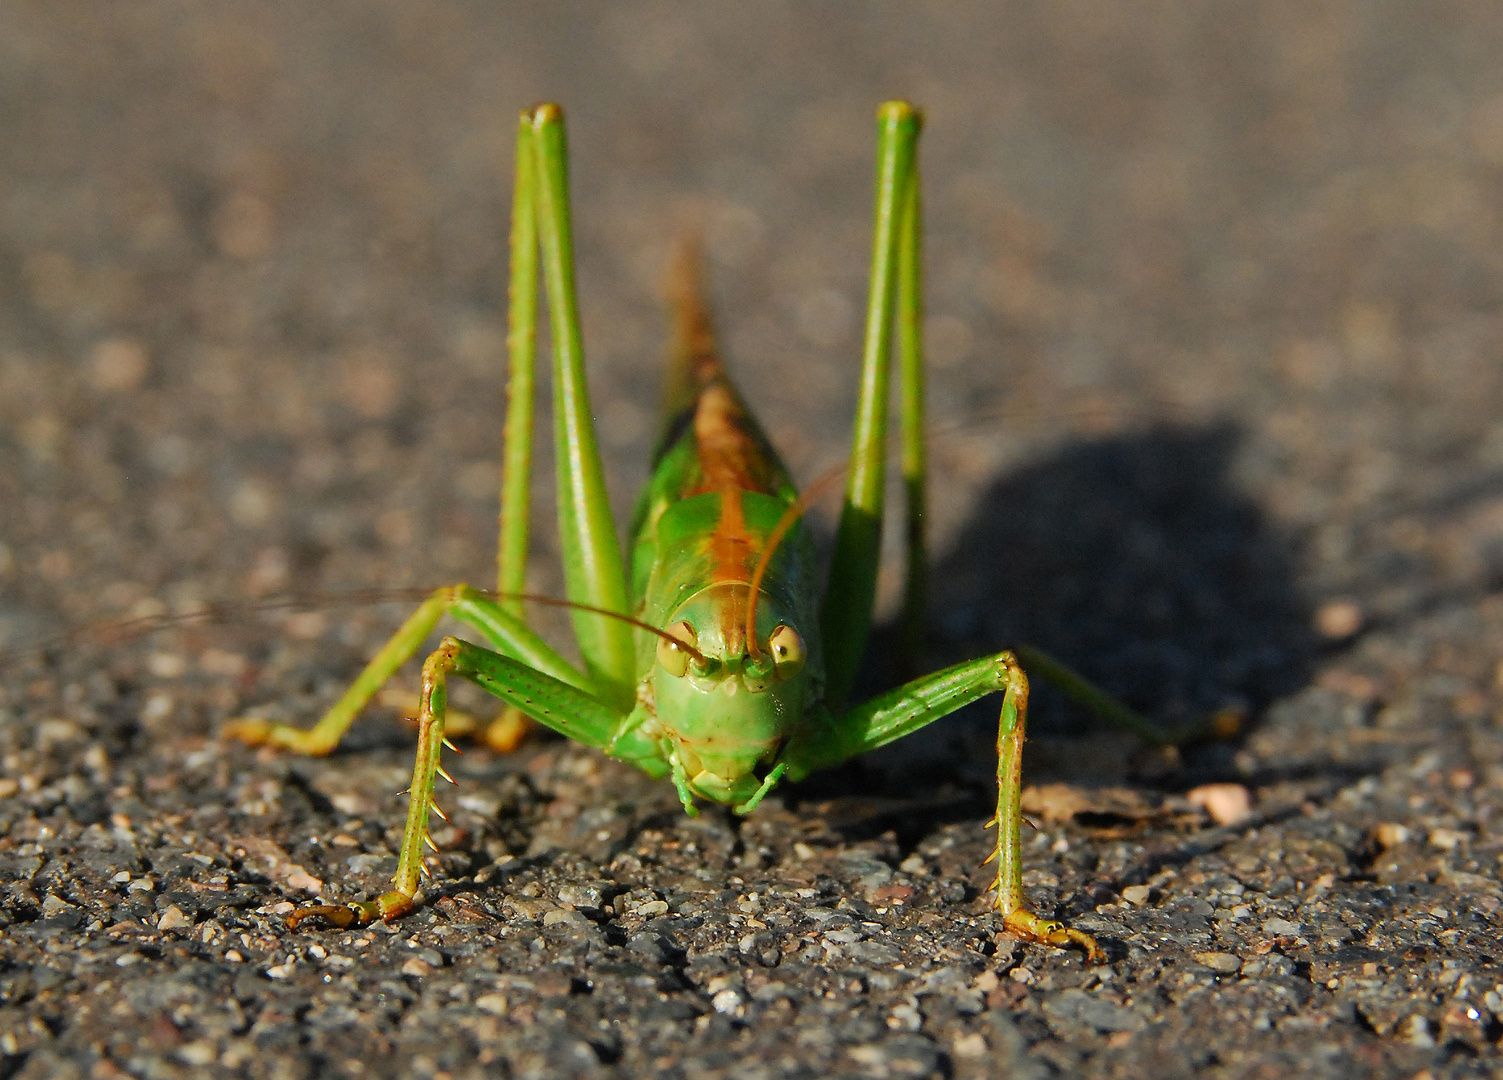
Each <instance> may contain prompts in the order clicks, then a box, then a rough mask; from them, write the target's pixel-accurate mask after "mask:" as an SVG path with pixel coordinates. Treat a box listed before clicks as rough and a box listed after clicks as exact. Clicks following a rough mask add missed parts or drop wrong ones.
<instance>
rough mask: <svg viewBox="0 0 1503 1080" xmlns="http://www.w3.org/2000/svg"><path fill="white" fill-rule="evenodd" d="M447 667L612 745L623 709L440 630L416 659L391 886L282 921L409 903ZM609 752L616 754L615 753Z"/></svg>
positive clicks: (428, 843) (425, 841)
mask: <svg viewBox="0 0 1503 1080" xmlns="http://www.w3.org/2000/svg"><path fill="white" fill-rule="evenodd" d="M451 675H458V676H460V677H461V678H465V679H468V680H470V681H471V682H473V683H475V684H476V685H477V686H479V687H480V688H481V689H483V690H486V691H488V692H489V693H492V694H495V695H496V696H497V697H499V698H501V699H502V700H504V701H506V702H507V703H508V704H511V705H514V706H516V707H517V708H519V709H521V710H522V712H524V713H526V714H527V715H528V716H530V717H531V718H532V719H534V720H536V721H537V722H538V723H540V724H543V725H544V726H546V727H550V728H552V729H553V730H555V731H557V732H558V733H559V734H561V735H566V736H568V737H569V738H571V739H574V740H575V741H577V742H582V743H584V744H585V745H587V746H593V747H595V748H597V749H602V750H604V749H607V748H613V749H614V745H613V744H614V743H616V742H619V741H620V739H619V736H620V734H621V729H622V728H623V726H624V721H625V719H626V717H625V716H624V715H623V714H620V713H618V712H616V710H615V709H613V708H611V707H610V706H609V705H606V704H604V703H603V702H601V701H600V700H599V699H597V698H595V697H593V696H591V695H590V694H587V693H585V692H584V691H583V690H580V689H578V688H577V687H574V686H570V685H569V684H568V683H566V682H562V681H560V680H558V679H555V678H553V677H552V676H551V675H545V674H544V673H542V672H540V671H535V670H533V669H532V668H530V667H528V666H527V665H526V664H522V663H519V662H518V661H516V660H513V659H511V658H510V657H507V656H502V655H501V654H500V653H496V652H492V651H491V650H489V649H484V648H481V647H480V646H479V645H472V644H470V643H469V642H467V641H460V640H459V639H458V638H453V637H447V638H444V640H443V642H442V644H440V645H439V647H438V649H437V650H436V651H435V652H434V653H433V654H432V655H430V656H429V657H428V659H427V660H425V661H424V662H423V689H422V704H421V708H420V711H419V714H418V750H417V761H416V763H415V764H414V765H413V769H412V787H411V788H409V789H408V793H409V795H410V797H411V802H410V803H409V804H408V807H407V824H406V826H405V828H404V829H403V830H402V850H401V852H400V854H399V856H398V859H397V874H396V877H395V878H394V879H393V880H392V888H391V891H390V892H387V893H384V894H383V895H381V896H380V897H378V898H377V899H375V900H362V901H355V902H351V903H348V904H320V905H315V906H312V907H306V908H302V909H301V910H298V911H295V912H293V913H292V914H291V915H290V916H288V919H287V921H288V924H289V925H291V926H294V927H295V926H297V924H298V923H300V922H302V921H303V920H304V919H309V918H312V917H314V916H319V917H322V918H325V919H328V920H329V921H330V922H332V923H333V924H334V925H336V926H339V927H346V926H350V925H353V924H355V923H368V922H371V921H372V920H374V919H384V920H386V921H388V922H390V921H391V920H392V919H397V918H400V917H401V916H403V915H405V914H406V913H407V912H409V911H411V910H412V909H413V907H414V906H415V905H416V903H417V892H418V886H419V885H420V884H421V882H422V878H423V875H424V874H425V873H426V872H427V871H426V870H425V869H424V867H423V856H424V854H425V852H424V848H425V847H432V846H433V840H432V838H431V837H430V836H429V835H428V815H429V814H430V813H432V812H434V810H435V809H436V808H435V806H434V801H433V787H434V783H435V779H436V777H438V776H439V775H442V776H444V777H445V779H448V774H447V773H445V772H444V770H443V766H442V764H441V762H440V756H441V754H442V753H443V748H444V714H445V711H446V708H447V703H448V680H449V677H450V676H451ZM617 756H622V754H621V753H617ZM440 813H441V812H440ZM435 850H437V849H436V848H435Z"/></svg>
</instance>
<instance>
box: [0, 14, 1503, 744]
mask: <svg viewBox="0 0 1503 1080" xmlns="http://www.w3.org/2000/svg"><path fill="white" fill-rule="evenodd" d="M1500 45H1503V13H1500V12H1499V11H1498V10H1497V9H1496V8H1495V7H1492V6H1489V5H1485V4H1474V3H1433V4H1425V5H1415V4H1401V3H1371V2H1363V3H1352V2H1339V0H1332V2H1323V3H1281V2H1266V3H1257V4H1249V3H1242V2H1222V3H1201V4H1187V3H1179V2H1169V0H1128V2H1121V3H1112V4H1101V3H1092V2H1066V3H1056V4H1050V5H1046V6H1044V7H1039V6H1037V5H1031V4H1021V3H1016V4H1015V3H961V2H924V3H901V4H900V3H885V2H876V3H862V4H821V5H814V6H810V5H803V4H779V3H765V4H755V5H737V4H728V3H726V4H720V3H707V4H688V5H686V4H682V3H640V4H639V3H631V4H586V3H568V2H565V3H558V2H550V3H546V4H543V3H537V4H526V3H462V2H446V0H435V2H424V3H405V2H404V3H379V2H367V3H346V2H330V3H325V4H320V5H315V6H311V7H310V6H308V5H298V4H275V3H264V2H263V3H233V2H232V3H212V4H207V3H187V2H174V3H166V2H141V3H133V4H129V5H114V4H88V3H58V2H47V3H20V2H18V3H11V4H7V5H5V6H4V8H3V10H0V115H4V116H5V117H6V118H7V119H6V121H5V124H4V128H5V136H4V138H3V139H0V635H3V637H0V648H4V649H6V650H14V649H18V648H22V647H26V646H30V645H33V644H35V643H36V642H37V641H40V640H44V639H46V638H47V636H48V635H50V634H52V633H55V632H57V631H58V630H60V629H62V628H65V627H68V626H74V625H77V624H79V623H81V622H84V621H88V620H92V619H97V618H101V617H108V616H116V615H129V614H131V613H136V614H150V613H154V612H160V611H164V610H165V611H185V610H193V609H194V608H195V606H196V605H201V604H202V603H204V602H205V601H209V600H223V599H229V600H253V599H255V598H258V597H266V596H273V595H287V594H293V595H298V594H302V595H307V594H311V593H316V592H323V591H330V590H342V589H350V588H370V587H381V588H384V587H405V586H432V585H436V584H441V583H445V582H448V581H452V580H468V581H471V582H474V583H477V584H485V583H487V582H488V581H489V580H491V576H492V574H493V569H492V567H493V559H494V555H493V552H494V543H495V539H494V538H495V524H494V519H495V498H496V485H497V472H498V468H499V464H498V463H499V457H500V436H501V432H500V415H501V409H502V402H503V396H502V387H503V377H504V371H503V362H502V346H503V337H504V320H505V277H506V236H507V215H508V210H509V186H510V176H511V141H512V138H513V130H514V124H515V121H516V115H517V112H518V110H519V109H520V108H522V107H524V106H526V105H528V104H531V103H533V102H536V101H538V100H542V99H553V100H558V101H560V102H562V103H563V104H564V105H565V107H566V109H567V111H568V116H569V123H570V138H571V152H572V161H573V188H574V197H575V221H576V231H577V232H576V235H577V243H578V247H579V277H580V281H579V285H580V291H581V297H582V306H583V312H584V322H585V336H586V347H587V353H588V362H589V371H590V379H591V388H592V391H593V394H594V397H595V400H596V402H597V419H598V421H599V424H600V429H601V435H602V440H603V444H604V446H605V448H606V451H607V455H608V462H607V469H608V472H609V480H610V484H611V487H612V491H613V494H614V496H615V499H616V507H617V512H618V517H619V518H620V519H622V520H623V523H624V518H625V515H626V512H627V510H628V508H629V505H630V499H631V498H632V496H633V494H634V493H635V489H636V487H637V486H638V485H639V484H640V483H641V481H642V480H643V479H644V477H645V475H646V469H647V459H648V454H649V452H650V447H651V443H652V439H653V435H654V432H655V429H656V425H657V422H658V421H657V398H658V382H659V377H660V356H661V353H662V348H663V326H664V322H663V319H662V315H661V302H660V298H659V283H660V279H661V277H662V273H663V269H664V266H665V264H666V261H667V259H668V256H669V253H670V251H671V248H672V245H673V242H674V241H675V239H676V238H677V237H678V236H680V235H681V234H682V233H683V232H684V231H685V230H686V229H688V228H691V227H692V228H697V229H699V230H700V231H701V232H702V234H703V236H704V238H705V242H706V246H707V250H708V260H709V275H708V277H709V282H710V287H711V289H712V292H713V300H714V307H715V311H716V315H717V319H718V321H719V323H720V325H721V328H722V333H723V341H724V345H725V352H726V354H727V357H728V359H729V362H730V364H731V365H732V369H733V372H734V375H735V377H736V378H737V379H738V381H739V382H740V384H741V387H742V389H743V390H744V392H745V394H746V396H747V397H748V398H749V399H750V401H751V402H752V404H753V406H754V408H755V409H756V410H757V412H758V414H759V415H760V416H761V418H762V419H763V421H764V423H765V425H766V426H767V428H768V429H769V430H770V432H771V434H772V436H773V438H774V440H775V441H776V442H777V444H778V445H779V446H780V448H781V449H782V450H783V452H784V454H785V455H786V457H787V459H788V461H789V463H790V465H791V466H792V468H793V469H794V471H795V473H796V474H797V475H798V476H799V477H800V478H801V479H804V480H807V479H809V478H810V477H812V476H813V475H815V474H816V473H817V472H818V471H819V470H820V469H822V468H824V467H826V466H828V465H829V464H831V463H832V462H835V461H838V460H840V459H841V458H842V457H843V456H844V454H845V453H846V452H847V439H848V429H849V422H850V419H849V418H850V413H851V409H852V403H853V398H854V385H855V378H856V373H857V357H858V349H859V340H858V334H859V327H860V322H861V311H862V306H863V304H864V302H865V296H864V293H865V282H866V264H867V258H868V245H869V239H868V237H869V228H870V226H869V215H870V206H871V191H870V188H871V172H872V146H873V130H874V128H873V111H874V108H875V106H876V104H877V103H878V102H879V101H881V100H883V99H886V98H890V97H897V96H904V97H910V98H912V99H913V100H915V101H917V102H919V103H920V104H922V105H923V106H924V107H925V109H926V115H927V126H926V129H925V135H924V146H923V168H924V171H925V178H926V189H925V197H926V200H927V206H926V212H927V222H928V230H929V232H928V246H927V251H926V257H927V264H928V288H929V293H928V311H929V328H928V347H929V357H930V361H931V364H930V391H931V415H932V416H933V418H934V427H935V431H936V436H935V443H934V451H933V454H934V456H933V470H934V477H933V496H932V499H933V513H932V520H931V535H932V540H933V544H934V549H935V554H936V559H937V566H936V579H935V583H934V605H935V615H936V635H935V638H934V650H933V651H934V654H935V656H934V658H935V659H936V660H941V659H943V660H949V659H957V658H960V657H961V656H963V655H974V654H976V653H977V652H978V651H979V650H982V649H996V648H999V647H1002V646H1003V645H1005V644H1008V643H1011V642H1013V641H1017V640H1028V641H1032V642H1034V643H1036V644H1040V645H1043V646H1045V647H1047V648H1050V649H1053V650H1054V651H1056V652H1057V653H1059V654H1060V655H1062V656H1064V657H1065V658H1066V659H1068V660H1070V661H1072V662H1074V663H1077V664H1078V665H1080V666H1081V667H1082V668H1083V669H1085V670H1086V671H1087V672H1088V673H1089V674H1091V675H1093V676H1094V677H1096V678H1099V679H1101V680H1102V681H1103V682H1104V683H1105V684H1106V685H1107V686H1108V687H1109V688H1111V689H1113V690H1114V691H1116V692H1118V693H1120V694H1123V695H1125V696H1126V697H1127V698H1128V699H1129V700H1130V701H1132V702H1133V703H1135V704H1137V705H1139V706H1141V707H1144V708H1145V709H1148V710H1150V711H1153V712H1154V713H1155V714H1156V715H1159V716H1161V717H1165V718H1170V719H1174V718H1184V717H1187V716H1190V715H1193V714H1196V713H1199V712H1202V711H1204V710H1206V709H1210V708H1216V707H1221V706H1225V705H1228V704H1230V705H1233V706H1239V707H1249V706H1250V707H1252V708H1254V709H1256V708H1259V707H1261V706H1262V705H1264V704H1266V703H1267V702H1269V701H1270V700H1272V699H1274V698H1276V697H1278V696H1279V695H1282V694H1285V693H1288V692H1289V691H1291V690H1293V689H1297V688H1298V687H1299V686H1300V685H1301V684H1302V683H1303V682H1304V681H1305V680H1307V678H1308V675H1309V671H1310V668H1311V665H1312V664H1314V663H1315V662H1316V661H1317V660H1318V658H1319V657H1320V656H1321V655H1322V652H1323V650H1330V649H1337V648H1340V647H1342V645H1343V643H1345V642H1348V641H1350V640H1352V638H1353V636H1354V635H1357V634H1361V633H1362V632H1364V631H1365V630H1368V629H1371V628H1373V627H1378V626H1383V625H1393V624H1402V623H1403V622H1404V621H1405V620H1408V619H1412V618H1413V617H1415V616H1417V615H1419V614H1421V613H1423V612H1427V611H1431V610H1434V609H1435V608H1436V607H1437V606H1440V605H1444V604H1447V603H1450V602H1453V601H1455V600H1457V599H1458V598H1459V599H1464V598H1466V597H1474V596H1479V595H1484V594H1486V593H1488V592H1490V591H1492V590H1493V589H1495V588H1496V587H1497V585H1498V583H1499V581H1500V579H1503V375H1500V368H1499V365H1498V363H1497V354H1498V346H1499V344H1500V340H1503V318H1500V303H1499V302H1500V298H1503V260H1500V244H1499V235H1498V233H1499V220H1498V213H1497V209H1496V208H1497V205H1498V201H1499V200H1498V195H1499V192H1500V188H1503V69H1500V68H1499V66H1498V65H1497V63H1496V57H1497V56H1498V55H1499V50H1500ZM543 415H546V413H544V414H543ZM536 488H537V491H538V495H539V498H540V499H541V500H542V502H541V505H540V508H539V515H540V516H539V520H540V522H541V523H542V525H541V527H540V528H539V529H538V530H537V538H536V541H535V548H536V550H537V554H538V561H537V568H536V584H537V587H538V588H540V589H547V590H551V591H557V590H558V588H559V583H558V578H557V571H556V567H555V560H554V559H553V557H552V553H553V551H554V542H553V539H552V536H551V531H552V530H551V502H549V499H550V493H551V480H550V465H549V451H548V450H547V448H546V446H545V447H543V448H542V450H541V452H540V460H539V463H538V475H537V484H536ZM828 517H829V514H828V512H827V513H826V514H825V517H824V518H823V519H821V520H824V521H828ZM900 556H901V553H900V552H896V551H894V552H893V554H892V555H891V557H890V558H889V565H888V566H886V567H885V569H884V577H883V582H884V596H885V602H886V603H887V604H888V605H889V606H890V605H891V603H892V600H893V599H894V595H893V594H894V587H895V585H896V584H897V582H898V580H899V575H900V570H901V558H900ZM396 617H397V612H396V611H395V610H392V611H386V612H385V613H380V612H378V613H375V614H372V613H370V612H363V611H362V612H355V613H351V614H349V615H348V616H346V615H345V614H344V613H339V614H336V615H331V616H329V617H328V618H322V617H320V616H319V615H318V613H317V612H315V613H313V614H311V615H306V616H302V617H300V621H298V620H295V621H293V622H292V623H290V624H287V625H285V626H281V628H280V629H279V630H278V631H277V632H276V633H270V634H269V633H261V634H260V636H259V637H257V636H254V635H252V636H251V638H250V639H248V640H246V641H243V642H240V643H238V644H236V645H235V646H234V647H233V648H230V647H227V648H226V649H221V650H216V651H214V653H213V656H214V657H215V659H213V660H212V661H206V662H205V663H206V667H205V668H204V670H205V672H206V673H207V674H208V675H209V677H210V678H211V679H213V678H219V679H220V681H221V682H223V679H222V675H223V674H224V673H229V674H238V675H240V676H241V679H240V682H238V683H236V684H233V685H234V688H233V690H232V691H227V693H228V695H229V696H227V697H226V696H221V697H220V698H219V699H217V701H218V703H217V704H215V705H211V706H202V707H200V708H198V709H197V710H196V711H194V710H192V709H189V710H188V711H187V712H186V713H185V714H183V715H177V716H174V717H172V718H171V722H172V723H173V724H174V725H176V726H177V729H178V730H190V731H191V730H199V731H206V730H207V729H208V727H209V726H210V725H211V724H213V723H215V722H217V720H218V719H219V718H220V717H222V716H223V715H224V713H225V712H226V711H228V710H229V709H231V708H232V707H234V706H236V705H238V704H239V703H241V702H243V700H245V699H246V698H250V699H255V698H257V697H258V696H262V697H264V696H268V695H269V694H270V690H269V689H268V688H269V686H270V685H271V684H270V681H266V682H263V683H260V684H258V683H257V679H258V678H262V677H263V676H264V677H265V679H267V680H270V678H271V676H270V675H266V673H267V672H274V671H275V670H276V666H277V659H276V658H277V656H279V655H281V654H280V653H277V651H276V650H277V649H278V648H283V647H284V646H283V645H278V642H284V643H285V640H286V637H287V635H288V634H291V635H292V637H293V638H295V639H297V641H296V643H295V645H294V646H291V648H293V650H294V651H298V652H301V653H304V654H307V653H314V654H316V655H317V656H321V657H324V658H333V659H330V660H329V662H330V663H332V664H333V665H334V666H335V667H336V668H338V669H339V670H338V671H336V672H335V674H334V675H333V676H331V677H330V682H329V685H330V686H333V685H337V683H338V682H339V681H341V680H342V679H343V678H345V677H346V675H347V674H348V672H349V671H351V670H353V665H354V664H355V663H356V662H357V661H358V659H359V656H360V655H362V653H363V652H364V651H366V650H368V648H369V646H370V645H371V644H372V643H373V642H375V641H377V640H379V639H380V638H381V636H382V635H383V634H384V633H386V632H389V629H390V627H391V626H392V625H393V620H394V619H395V618H396ZM312 642H320V643H321V645H320V646H319V648H317V649H315V648H314V647H313V646H312V644H311V643H312ZM340 650H345V652H341V651H340ZM346 653H347V655H346ZM153 655H162V654H153ZM225 657H228V658H229V659H225ZM237 657H238V658H239V659H237ZM101 662H103V663H113V662H114V661H110V660H108V659H107V658H106V659H105V660H103V661H101ZM288 662H289V663H291V662H292V661H288ZM215 665H218V667H217V668H216V667H215ZM158 667H161V668H162V671H159V672H158V671H156V669H154V668H153V669H151V670H152V671H154V672H155V673H156V674H157V675H162V674H163V673H164V672H165V673H166V674H167V675H171V674H172V673H173V672H172V671H169V670H168V669H171V668H173V663H172V662H170V661H160V662H158ZM175 670H177V673H178V674H181V673H182V672H181V670H180V669H175ZM258 672H259V673H261V674H257V673H258ZM248 673H249V674H248ZM237 695H240V696H237ZM183 708H187V707H186V706H184V707H183ZM1043 709H1044V712H1045V713H1046V714H1047V713H1048V712H1049V707H1048V706H1047V704H1046V705H1045V706H1044V707H1043ZM1045 719H1047V716H1046V717H1045Z"/></svg>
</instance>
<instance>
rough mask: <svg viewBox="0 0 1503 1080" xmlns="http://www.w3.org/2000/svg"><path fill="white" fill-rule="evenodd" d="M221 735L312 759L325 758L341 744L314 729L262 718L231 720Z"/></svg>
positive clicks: (250, 717) (250, 744)
mask: <svg viewBox="0 0 1503 1080" xmlns="http://www.w3.org/2000/svg"><path fill="white" fill-rule="evenodd" d="M220 735H221V736H222V737H223V738H226V739H238V740H240V741H241V742H243V743H245V744H246V745H247V746H276V747H280V748H281V749H283V750H292V751H294V752H296V753H299V754H308V755H310V756H312V757H322V756H324V755H325V754H327V753H329V752H330V751H331V750H333V749H334V747H335V745H337V743H338V740H337V739H336V740H335V741H334V742H329V741H328V740H327V739H325V738H323V737H321V736H318V735H316V734H315V732H314V731H313V730H312V729H309V730H307V731H304V730H303V729H302V728H295V727H289V726H288V725H286V724H274V723H272V722H271V721H270V720H264V719H262V718H261V717H259V716H244V717H241V718H240V719H238V720H230V721H227V722H226V723H225V725H224V727H223V728H221V729H220Z"/></svg>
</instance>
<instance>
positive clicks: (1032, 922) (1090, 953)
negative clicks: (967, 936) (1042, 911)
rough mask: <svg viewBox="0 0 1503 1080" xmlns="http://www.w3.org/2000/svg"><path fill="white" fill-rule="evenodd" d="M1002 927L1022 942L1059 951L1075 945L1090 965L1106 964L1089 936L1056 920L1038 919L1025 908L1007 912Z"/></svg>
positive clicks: (1104, 957)
mask: <svg viewBox="0 0 1503 1080" xmlns="http://www.w3.org/2000/svg"><path fill="white" fill-rule="evenodd" d="M1003 925H1004V926H1006V927H1007V929H1008V932H1009V933H1011V934H1013V935H1015V936H1017V937H1020V938H1022V939H1023V940H1024V941H1037V942H1039V943H1040V944H1041V945H1053V946H1055V947H1056V948H1060V949H1064V948H1068V947H1069V946H1071V945H1075V946H1077V947H1079V948H1080V949H1082V950H1083V951H1084V952H1085V954H1086V959H1087V960H1089V961H1090V962H1091V963H1093V964H1103V963H1105V962H1106V952H1105V951H1104V950H1103V949H1102V948H1101V946H1100V945H1098V944H1097V943H1096V939H1095V938H1093V937H1092V936H1091V935H1090V934H1087V933H1086V932H1085V931H1084V930H1076V929H1074V928H1073V927H1069V926H1066V925H1065V924H1064V923H1062V922H1059V921H1058V920H1056V919H1044V918H1040V917H1039V916H1038V915H1035V914H1034V913H1033V912H1031V911H1029V910H1028V909H1027V908H1018V909H1017V910H1015V911H1009V912H1008V913H1007V915H1006V917H1005V918H1004V919H1003Z"/></svg>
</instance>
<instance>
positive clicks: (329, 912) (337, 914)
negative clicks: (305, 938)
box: [287, 892, 417, 930]
mask: <svg viewBox="0 0 1503 1080" xmlns="http://www.w3.org/2000/svg"><path fill="white" fill-rule="evenodd" d="M416 906H417V898H416V897H415V896H408V895H406V894H405V893H399V892H389V893H383V894H382V895H381V897H380V898H379V899H377V900H361V901H355V902H352V903H348V904H318V905H315V906H313V907H305V908H299V909H298V910H297V911H294V912H293V913H292V914H291V915H289V916H287V925H288V927H289V928H291V929H293V930H296V929H297V928H298V926H300V925H301V924H302V923H303V922H305V921H307V920H308V919H313V918H322V919H327V920H329V922H331V923H332V924H334V925H335V926H336V927H338V928H339V929H341V930H344V929H346V928H347V927H351V926H364V925H365V924H366V923H368V922H375V921H376V920H377V919H381V920H383V921H385V922H391V921H392V920H394V919H400V918H401V917H402V916H403V915H406V914H407V913H408V912H409V911H411V910H412V909H413V908H414V907H416Z"/></svg>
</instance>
